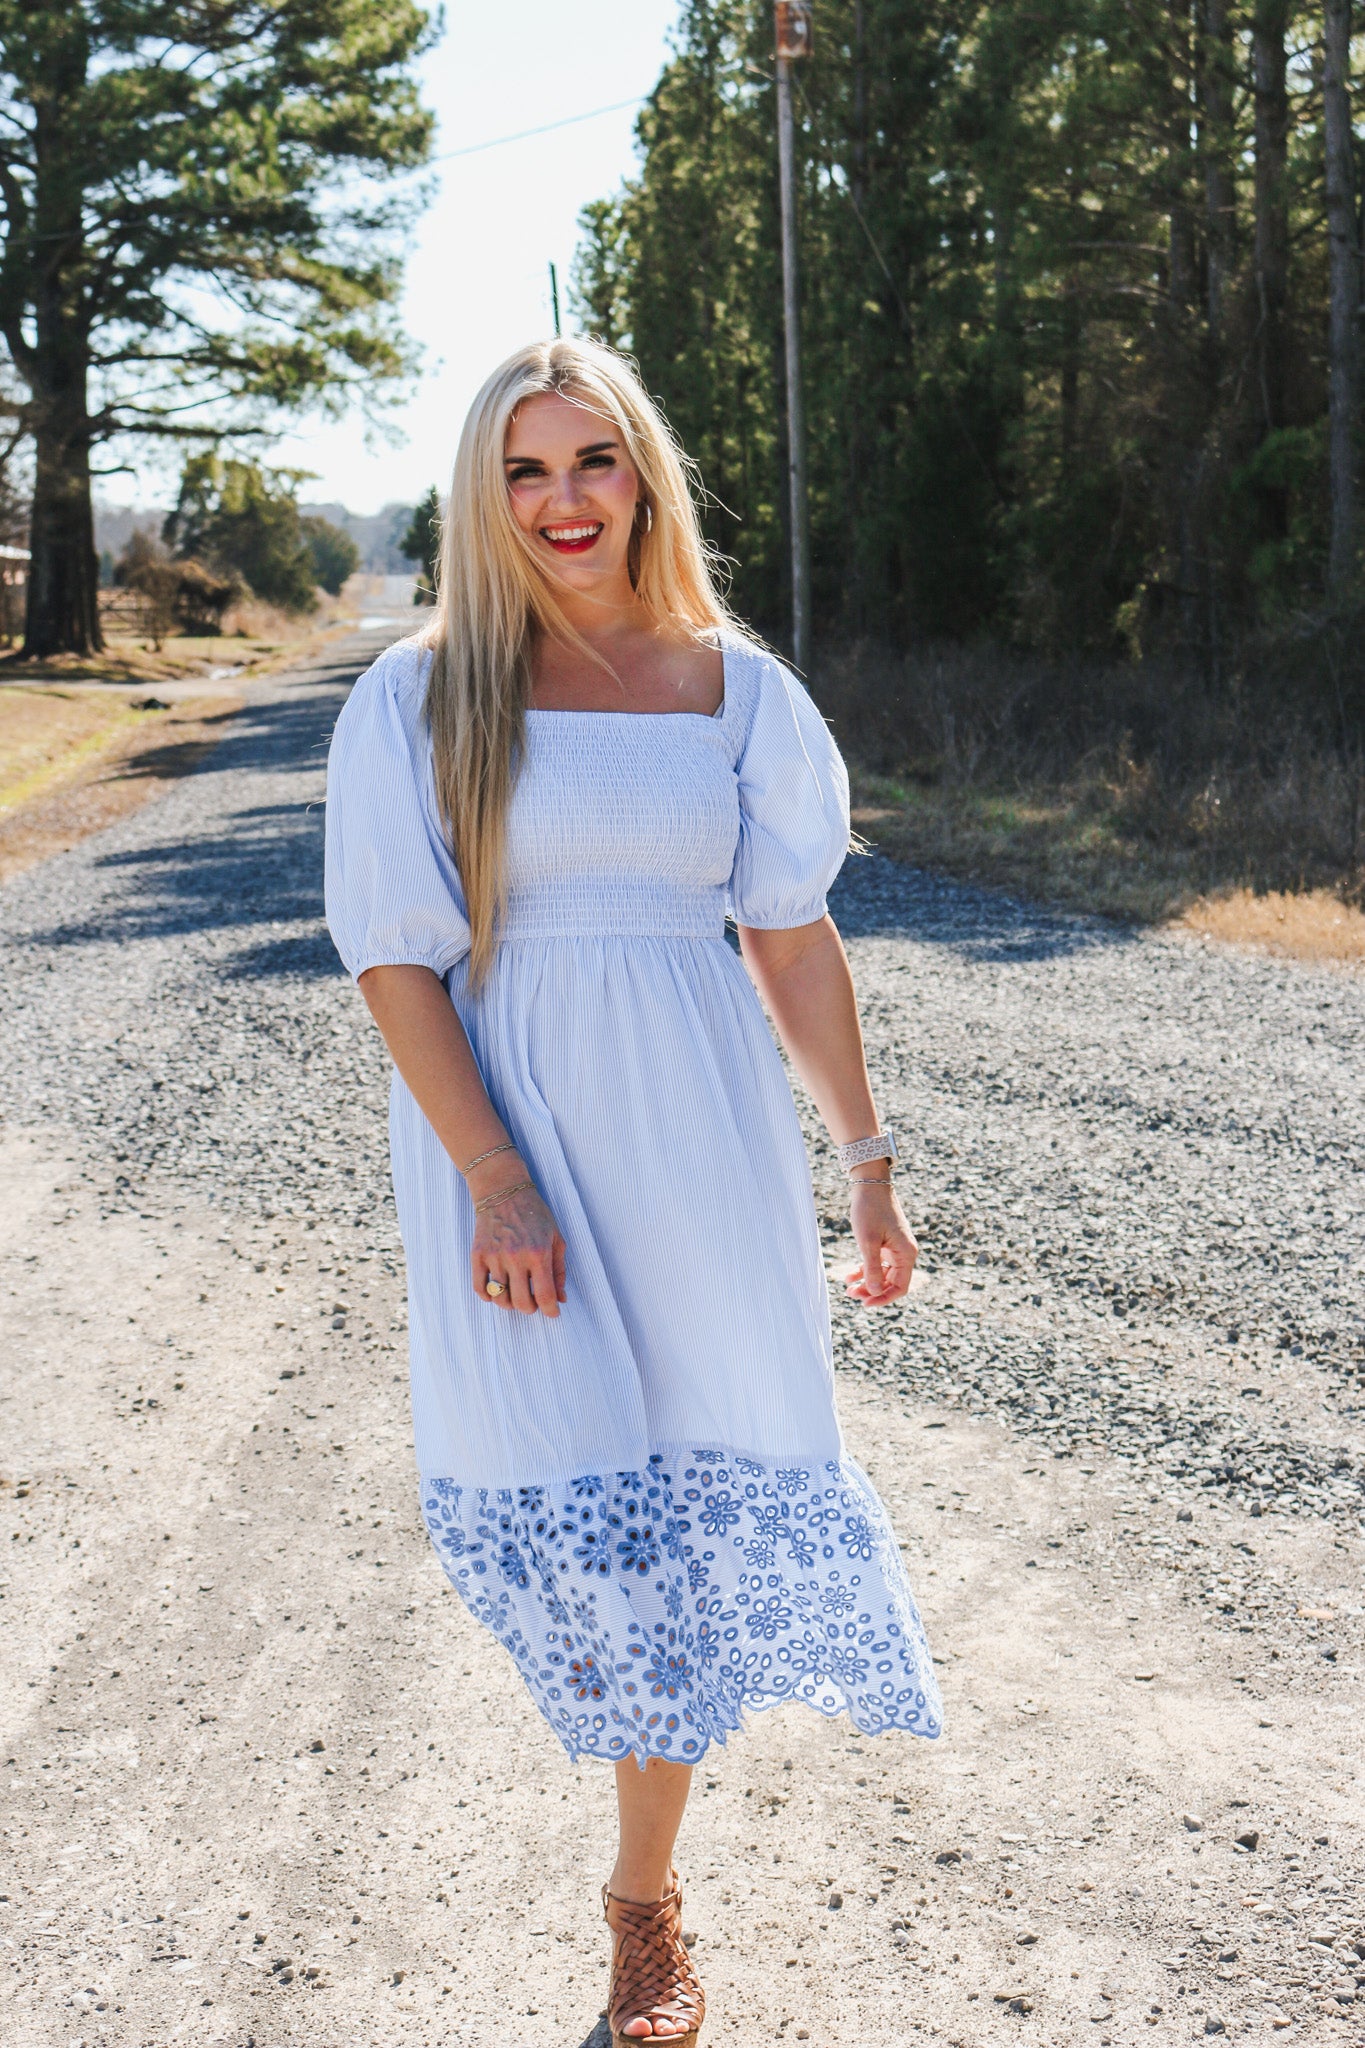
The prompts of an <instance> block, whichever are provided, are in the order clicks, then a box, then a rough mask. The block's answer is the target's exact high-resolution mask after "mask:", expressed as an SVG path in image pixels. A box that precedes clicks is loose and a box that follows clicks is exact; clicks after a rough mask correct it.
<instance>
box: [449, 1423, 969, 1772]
mask: <svg viewBox="0 0 1365 2048" xmlns="http://www.w3.org/2000/svg"><path fill="white" fill-rule="evenodd" d="M422 1504H423V1512H424V1515H425V1519H426V1524H427V1528H428V1531H429V1533H430V1535H431V1539H432V1542H433V1543H434V1544H435V1546H436V1550H437V1553H438V1555H439V1556H440V1559H441V1562H442V1564H443V1566H444V1567H445V1570H446V1573H447V1575H448V1576H449V1578H450V1580H451V1582H452V1584H453V1585H454V1586H455V1588H456V1590H457V1591H458V1592H459V1593H460V1595H461V1597H462V1598H463V1599H464V1601H465V1604H466V1606H467V1607H468V1608H469V1610H470V1612H471V1614H473V1616H474V1617H475V1619H476V1620H478V1621H481V1622H483V1623H484V1625H485V1626H486V1627H487V1628H489V1629H491V1630H492V1632H493V1634H494V1635H496V1636H497V1637H498V1639H499V1641H500V1642H502V1643H503V1644H504V1646H505V1647H506V1648H507V1649H508V1650H509V1651H510V1652H511V1654H512V1656H513V1657H514V1658H515V1659H516V1662H517V1665H518V1668H519V1669H520V1671H521V1674H522V1677H523V1678H524V1679H525V1680H526V1683H527V1685H528V1686H529V1688H530V1690H531V1694H532V1697H533V1698H534V1700H535V1702H536V1705H537V1706H538V1707H539V1709H540V1711H541V1713H542V1714H543V1715H544V1716H545V1719H546V1720H547V1721H548V1722H549V1724H550V1726H551V1728H552V1729H553V1730H554V1732H555V1734H556V1735H557V1736H558V1737H559V1740H560V1741H561V1743H562V1744H563V1745H564V1748H565V1749H566V1750H567V1751H568V1753H569V1755H570V1757H572V1758H575V1759H576V1758H578V1757H580V1756H594V1757H602V1758H605V1759H607V1760H609V1761H616V1760H618V1759H620V1758H622V1757H626V1756H632V1755H633V1756H634V1757H635V1758H636V1759H637V1761H638V1762H640V1763H641V1764H643V1763H644V1761H645V1760H646V1759H647V1758H648V1757H651V1756H659V1757H667V1758H670V1759H672V1760H673V1761H674V1762H677V1763H696V1762H697V1761H698V1759H699V1758H700V1757H702V1756H703V1755H704V1754H705V1753H706V1750H707V1749H708V1748H709V1746H710V1745H711V1743H713V1742H719V1743H722V1744H723V1743H724V1741H725V1738H726V1736H727V1735H728V1734H730V1732H731V1731H732V1730H734V1729H737V1728H738V1727H740V1726H741V1724H742V1721H743V1717H744V1713H745V1711H746V1710H750V1711H756V1710H759V1709H761V1708H764V1707H769V1706H775V1705H777V1704H779V1703H780V1702H781V1701H783V1700H789V1699H795V1700H800V1701H802V1702H803V1703H804V1704H805V1705H807V1706H810V1707H813V1708H815V1710H816V1711H817V1712H818V1713H822V1714H826V1715H831V1716H832V1715H836V1714H840V1713H843V1712H847V1713H848V1715H849V1718H850V1720H851V1721H852V1722H853V1725H854V1726H855V1727H856V1728H858V1729H860V1730H861V1731H862V1733H864V1734H866V1735H876V1734H880V1733H882V1731H883V1730H885V1729H888V1728H901V1729H905V1730H908V1731H909V1732H911V1733H913V1734H916V1735H924V1736H928V1737H934V1736H937V1735H938V1734H939V1733H940V1732H941V1729H942V1711H943V1710H942V1704H941V1701H940V1699H939V1692H938V1685H937V1682H936V1680H935V1677H934V1668H933V1660H932V1658H931V1657H930V1654H929V1647H928V1644H927V1643H926V1641H925V1637H924V1630H923V1627H922V1625H921V1623H920V1618H919V1614H918V1611H917V1609H916V1607H915V1602H914V1598H913V1596H912V1594H911V1591H910V1587H909V1584H908V1583H907V1581H906V1577H905V1569H904V1566H903V1565H902V1562H901V1556H900V1550H899V1547H898V1545H897V1543H896V1539H895V1536H894V1534H893V1532H892V1529H891V1526H890V1523H889V1522H888V1520H887V1518H886V1512H885V1510H884V1509H883V1507H882V1505H881V1502H880V1501H879V1500H878V1498H877V1495H876V1493H875V1492H874V1491H873V1488H872V1487H871V1485H870V1484H869V1482H868V1480H867V1479H866V1478H865V1476H864V1475H863V1473H862V1472H861V1471H860V1470H859V1469H858V1467H857V1466H856V1465H854V1464H852V1463H851V1462H847V1461H846V1462H843V1463H839V1462H830V1463H827V1464H816V1465H811V1466H796V1465H793V1466H790V1467H781V1468H778V1467H773V1466H769V1465H765V1464H762V1463H760V1462H759V1461H758V1460H756V1459H753V1458H749V1457H745V1456H743V1455H741V1454H740V1453H738V1452H735V1451H728V1450H687V1451H679V1452H673V1453H665V1452H656V1453H655V1455H654V1456H653V1457H651V1459H650V1461H649V1465H648V1468H647V1469H646V1470H645V1471H643V1472H616V1473H609V1474H598V1473H590V1474H585V1475H584V1476H583V1477H581V1478H578V1479H572V1480H567V1481H559V1482H556V1483H554V1484H549V1485H539V1486H523V1487H518V1488H515V1489H508V1488H502V1489H489V1488H483V1487H478V1488H474V1487H460V1486H457V1485H456V1484H455V1482H454V1481H453V1480H450V1479H442V1478H431V1479H427V1480H426V1481H425V1482H424V1484H423V1490H422Z"/></svg>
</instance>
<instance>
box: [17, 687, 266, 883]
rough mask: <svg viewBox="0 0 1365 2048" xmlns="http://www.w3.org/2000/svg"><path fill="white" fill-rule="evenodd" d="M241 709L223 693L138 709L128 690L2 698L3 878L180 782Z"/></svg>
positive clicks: (19, 693)
mask: <svg viewBox="0 0 1365 2048" xmlns="http://www.w3.org/2000/svg"><path fill="white" fill-rule="evenodd" d="M240 709H241V703H240V700H238V699H233V698H226V697H223V696H221V695H219V696H212V697H190V698H186V699H185V700H184V701H183V702H181V703H178V704H176V705H175V706H174V707H170V706H162V707H161V708H160V709H158V710H153V711H138V710H135V709H134V708H133V702H132V700H131V698H130V697H129V695H128V694H126V693H118V694H113V693H109V692H99V693H97V692H95V691H89V690H75V689H64V690H53V689H45V690H44V689H37V690H21V689H11V690H3V691H0V881H7V880H8V879H9V877H10V876H11V875H16V874H19V873H20V872H21V871H22V870H23V869H25V868H30V867H33V866H35V865H36V864H37V862H39V861H41V860H46V859H47V858H48V857H49V856H50V855H51V854H54V853H63V852H65V851H66V850H67V848H69V847H72V846H74V845H76V843H77V842H78V841H79V840H81V839H84V838H85V837H86V835H87V834H88V833H90V832H98V831H100V830H102V829H103V827H104V826H106V825H112V824H113V823H114V822H115V820H116V819H118V818H122V817H126V816H127V814H128V813H129V812H130V811H133V810H136V809H137V807H138V806H139V804H142V803H145V802H146V800H147V799H148V797H151V796H155V795H156V794H157V792H158V791H159V790H162V789H164V788H166V787H167V785H168V784H169V783H172V782H174V781H176V780H177V779H178V778H179V777H180V776H182V775H187V774H188V773H189V772H190V770H191V769H192V768H196V767H197V766H198V765H199V763H200V762H201V761H202V760H203V759H204V757H205V755H206V754H207V753H209V752H210V750H211V749H212V748H213V747H214V746H215V745H216V744H217V742H218V741H219V740H220V739H221V738H222V736H223V733H224V731H225V730H226V727H227V725H228V723H229V721H230V720H231V719H232V717H233V716H234V714H235V713H236V712H237V711H239V710H240Z"/></svg>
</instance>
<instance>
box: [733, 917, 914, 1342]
mask: <svg viewBox="0 0 1365 2048" xmlns="http://www.w3.org/2000/svg"><path fill="white" fill-rule="evenodd" d="M739 943H740V948H741V950H742V952H743V954H744V961H745V965H746V966H747V967H748V969H749V973H750V974H751V976H752V977H753V982H754V986H755V987H756V988H757V990H758V992H759V994H760V996H762V998H763V1001H764V1003H765V1004H766V1005H767V1008H768V1013H769V1015H770V1016H771V1017H772V1020H773V1022H774V1024H776V1026H777V1029H778V1033H779V1035H780V1037H781V1039H782V1043H783V1045H784V1046H785V1047H786V1048H787V1051H788V1053H789V1054H790V1055H791V1062H792V1065H793V1066H794V1067H795V1068H796V1071H797V1073H798V1074H799V1075H800V1076H801V1079H802V1080H803V1081H804V1082H805V1084H806V1086H807V1088H809V1090H810V1092H811V1094H812V1096H813V1097H814V1098H815V1106H816V1108H817V1109H818V1110H819V1112H820V1114H821V1116H822V1117H823V1118H824V1120H825V1127H826V1129H827V1130H828V1132H829V1134H830V1136H831V1137H832V1138H833V1140H834V1142H835V1144H836V1145H847V1144H850V1143H851V1142H852V1140H853V1139H854V1138H868V1137H871V1136H872V1135H873V1133H874V1132H875V1131H876V1129H877V1111H876V1106H875V1105H874V1103H873V1100H872V1087H871V1083H870V1082H869V1081H868V1078H867V1063H866V1061H865V1059H864V1057H863V1034H862V1029H861V1027H860V1025H859V1023H858V1005H857V1001H856V999H855V997H854V993H853V977H852V975H851V974H850V973H849V971H848V958H847V955H846V954H845V952H844V948H843V941H842V940H841V939H840V937H839V934H838V932H837V931H836V930H835V927H834V921H833V919H832V918H829V917H822V918H821V919H820V920H819V922H818V923H817V924H805V925H798V926H797V927H796V928H795V929H794V930H792V931H780V932H764V931H756V930H754V929H753V928H752V927H751V926H744V925H741V927H740V933H739ZM889 1171H890V1168H889V1166H888V1164H887V1162H886V1161H885V1160H882V1159H873V1160H870V1161H869V1162H868V1163H867V1165H865V1166H855V1167H854V1169H853V1173H852V1176H851V1178H852V1181H853V1191H852V1219H851V1220H852V1224H853V1235H854V1237H855V1238H856V1240H857V1244H858V1250H859V1252H860V1253H861V1255H862V1262H861V1264H860V1265H858V1266H857V1267H855V1268H854V1270H853V1272H852V1273H851V1274H850V1276H849V1279H848V1282H847V1289H848V1292H849V1294H851V1295H852V1296H853V1297H854V1299H855V1300H857V1301H862V1302H865V1303H866V1304H867V1305H868V1307H870V1308H879V1307H882V1306H883V1305H884V1304H885V1303H886V1302H888V1301H898V1300H899V1299H900V1297H901V1296H902V1295H903V1294H904V1293H905V1292H906V1290H907V1288H908V1287H909V1285H910V1275H911V1274H912V1273H913V1271H914V1269H915V1260H916V1259H917V1258H918V1256H919V1247H918V1245H917V1244H916V1243H915V1240H914V1238H913V1237H912V1235H911V1233H910V1226H909V1224H908V1223H907V1222H906V1220H905V1216H904V1213H903V1211H902V1209H901V1205H900V1203H899V1201H898V1200H897V1199H896V1191H895V1189H894V1188H893V1187H890V1186H888V1185H886V1180H887V1175H888V1174H889Z"/></svg>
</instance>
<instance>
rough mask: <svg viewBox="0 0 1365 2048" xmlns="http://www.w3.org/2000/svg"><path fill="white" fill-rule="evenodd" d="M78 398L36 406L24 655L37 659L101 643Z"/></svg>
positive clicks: (85, 439) (86, 434) (86, 444)
mask: <svg viewBox="0 0 1365 2048" xmlns="http://www.w3.org/2000/svg"><path fill="white" fill-rule="evenodd" d="M71 396H72V397H75V395H74V394H71ZM84 399H85V393H84V390H83V389H82V390H81V391H80V393H79V396H78V397H75V402H74V403H67V404H60V403H57V404H44V403H43V401H42V400H41V399H39V400H38V401H37V405H38V407H40V408H41V410H39V411H38V416H37V419H36V422H35V427H34V452H35V463H34V477H33V520H32V525H31V528H30V536H29V548H30V551H31V553H32V556H33V560H32V561H31V563H30V564H29V579H28V608H27V616H26V620H25V627H24V653H25V654H26V655H30V656H33V657H35V658H38V659H42V658H43V657H45V656H47V655H49V654H67V653H70V654H91V653H94V652H95V651H96V650H98V649H99V648H101V647H102V646H103V645H104V640H103V636H102V634H101V632H100V621H99V600H98V588H99V571H98V566H97V562H96V558H95V521H94V513H93V510H92V507H91V503H90V429H89V424H88V422H87V420H86V418H85V405H84Z"/></svg>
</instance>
